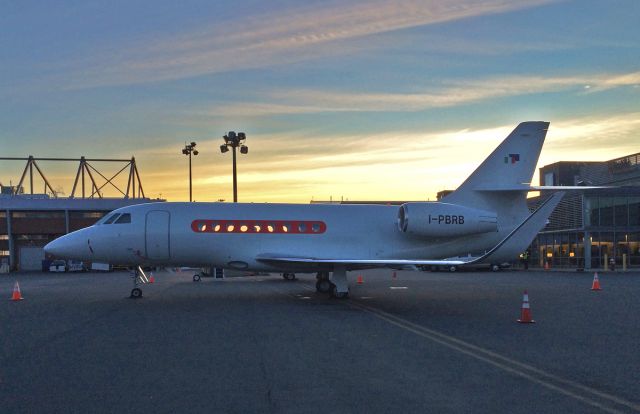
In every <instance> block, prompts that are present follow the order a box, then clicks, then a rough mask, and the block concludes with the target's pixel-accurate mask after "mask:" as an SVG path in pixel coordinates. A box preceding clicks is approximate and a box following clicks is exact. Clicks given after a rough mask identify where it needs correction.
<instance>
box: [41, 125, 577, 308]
mask: <svg viewBox="0 0 640 414" xmlns="http://www.w3.org/2000/svg"><path fill="white" fill-rule="evenodd" d="M548 127H549V123H548V122H523V123H521V124H520V125H518V126H517V127H516V128H515V129H514V130H513V132H512V133H511V134H510V135H509V136H508V137H507V138H506V139H505V140H504V141H503V142H502V143H501V144H500V145H499V146H498V148H496V149H495V150H494V151H493V152H492V153H491V155H489V157H488V158H487V159H486V160H485V161H484V162H483V163H482V164H481V165H480V166H479V167H478V168H477V169H476V170H475V171H474V172H473V174H471V176H469V177H468V178H467V180H466V181H465V182H464V183H462V185H461V186H460V187H458V189H457V190H456V191H454V192H453V193H451V194H449V195H448V196H446V197H445V198H444V199H442V201H441V202H412V203H405V204H403V205H401V206H400V207H398V206H385V205H331V204H242V203H239V204H225V203H182V202H180V203H173V202H160V203H149V204H139V205H134V206H128V207H123V208H120V209H117V210H115V211H113V212H112V213H110V214H108V215H106V216H105V217H104V218H102V219H101V220H100V221H98V222H97V223H96V224H94V225H93V226H91V227H87V228H84V229H81V230H78V231H74V232H72V233H70V234H67V235H65V236H62V237H60V238H58V239H56V240H54V241H52V242H51V243H49V244H47V245H46V246H45V251H46V252H47V253H50V254H52V255H54V256H56V257H58V258H69V259H78V260H85V261H92V262H106V263H112V264H122V265H129V266H132V267H134V268H137V269H139V270H140V271H142V269H141V267H142V266H187V265H188V266H194V267H204V268H206V267H220V268H227V269H239V270H247V271H260V272H279V273H284V274H286V275H292V274H294V273H296V272H300V273H316V272H317V274H318V276H317V283H316V288H317V290H318V291H320V292H332V293H333V295H334V296H336V297H339V298H344V297H347V296H348V293H349V285H348V282H347V272H348V271H350V270H355V269H365V268H374V267H389V268H403V267H407V266H460V265H470V264H475V263H484V264H491V265H497V264H499V263H503V262H505V261H513V260H516V258H517V257H518V255H519V254H520V253H521V252H522V251H524V250H525V249H526V248H527V247H528V246H529V244H530V243H531V241H532V240H533V238H534V237H535V236H536V234H537V233H538V232H539V231H540V230H541V229H542V228H543V227H544V225H545V224H546V222H547V219H548V217H549V216H550V215H551V213H552V211H553V209H554V208H555V207H556V205H557V204H558V203H559V202H560V200H561V199H562V197H563V195H564V193H563V192H562V191H558V192H555V193H553V194H552V195H551V196H550V197H549V198H548V199H547V200H546V201H545V202H543V203H542V204H541V205H540V206H539V207H538V209H537V210H536V211H535V212H533V213H530V212H529V209H528V208H527V202H526V196H527V192H529V191H537V190H540V189H543V187H534V186H531V185H530V181H531V177H532V175H533V171H534V169H535V167H536V164H537V162H538V157H539V155H540V151H541V149H542V144H543V142H544V139H545V136H546V134H547V129H548ZM565 188H566V187H560V188H554V187H544V189H552V190H553V189H555V190H561V189H565ZM134 280H137V278H134ZM134 284H135V282H134ZM131 295H132V297H139V296H141V295H142V291H141V290H140V288H139V287H137V285H135V286H134V289H133V290H132V292H131Z"/></svg>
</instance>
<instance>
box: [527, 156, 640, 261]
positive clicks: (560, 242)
mask: <svg viewBox="0 0 640 414" xmlns="http://www.w3.org/2000/svg"><path fill="white" fill-rule="evenodd" d="M540 185H560V186H562V185H567V186H583V185H584V186H608V187H611V188H599V189H589V190H584V191H579V192H574V191H572V192H568V193H567V195H566V196H565V198H564V199H563V200H562V202H561V203H560V204H559V205H558V207H557V208H556V210H555V211H554V212H553V214H552V215H551V217H550V218H549V223H548V224H547V226H546V227H545V228H544V229H543V230H542V231H541V232H540V233H539V234H538V237H536V239H535V240H534V241H533V244H532V245H531V249H530V252H531V260H532V264H534V265H538V266H541V267H542V266H544V265H545V263H546V264H547V265H549V266H551V267H562V268H584V269H599V268H603V267H604V266H605V260H606V261H607V262H609V261H610V260H611V259H613V264H614V265H615V266H619V267H622V266H623V261H625V260H626V265H627V266H640V153H637V154H632V155H628V156H625V157H620V158H616V159H613V160H609V161H604V162H573V161H562V162H557V163H555V164H550V165H546V166H544V167H542V168H540ZM542 197H545V196H544V195H543V196H541V197H536V198H532V199H530V200H529V201H530V206H531V207H532V208H533V207H535V205H536V204H537V203H538V202H539V201H540V199H541V198H542Z"/></svg>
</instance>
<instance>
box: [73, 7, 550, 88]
mask: <svg viewBox="0 0 640 414" xmlns="http://www.w3.org/2000/svg"><path fill="white" fill-rule="evenodd" d="M553 1H554V0H523V1H518V2H514V1H510V0H455V1H447V2H443V1H439V0H409V1H400V0H373V1H364V0H359V1H353V2H349V3H347V2H344V1H332V2H329V3H323V4H321V5H318V4H316V5H310V6H300V7H298V8H295V9H290V10H287V11H283V10H276V11H274V12H271V13H268V14H263V15H254V16H250V17H246V18H244V19H240V20H237V21H234V22H233V28H241V29H240V30H233V29H232V30H230V27H229V24H228V22H217V24H216V23H213V25H212V26H210V27H206V28H201V29H199V30H195V31H188V32H185V33H182V34H178V35H175V36H171V37H160V38H153V39H144V40H139V41H137V42H135V43H134V44H131V45H125V46H124V47H114V50H115V51H113V52H111V53H108V52H106V51H102V52H100V55H98V56H99V58H97V57H96V56H93V57H91V58H89V59H88V60H86V61H84V62H75V64H76V65H80V66H82V67H84V68H85V70H82V72H81V73H77V74H76V76H75V79H76V83H75V86H76V87H81V86H99V85H109V84H127V83H139V82H150V81H159V80H168V79H180V78H185V77H193V76H198V75H203V74H209V73H217V72H224V71H229V70H237V68H255V67H264V66H269V65H273V64H282V63H288V62H293V61H299V60H302V59H307V58H310V57H318V56H319V55H326V54H336V53H343V52H345V51H349V50H351V49H352V48H353V47H350V46H349V45H347V44H344V43H342V42H339V41H342V40H347V39H352V38H359V37H363V36H368V35H372V34H376V33H384V32H389V31H394V30H399V29H405V28H410V27H415V26H422V25H429V24H434V23H441V22H446V21H452V20H458V19H464V18H469V17H474V16H481V15H487V14H496V13H504V12H508V11H512V10H517V9H522V8H526V7H535V6H539V5H542V4H546V3H550V2H553ZM329 44H330V45H331V47H324V46H326V45H329ZM96 59H97V60H96ZM87 67H88V68H87Z"/></svg>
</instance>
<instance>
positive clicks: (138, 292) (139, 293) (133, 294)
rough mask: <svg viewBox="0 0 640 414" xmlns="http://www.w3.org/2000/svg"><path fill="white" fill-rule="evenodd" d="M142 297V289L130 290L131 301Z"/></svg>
mask: <svg viewBox="0 0 640 414" xmlns="http://www.w3.org/2000/svg"><path fill="white" fill-rule="evenodd" d="M141 297H142V289H140V288H133V289H131V296H130V298H132V299H139V298H141Z"/></svg>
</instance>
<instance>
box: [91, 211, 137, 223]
mask: <svg viewBox="0 0 640 414" xmlns="http://www.w3.org/2000/svg"><path fill="white" fill-rule="evenodd" d="M127 223H131V213H113V214H108V215H106V216H104V217H103V218H101V219H100V220H99V221H98V222H96V224H95V225H100V224H127Z"/></svg>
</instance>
